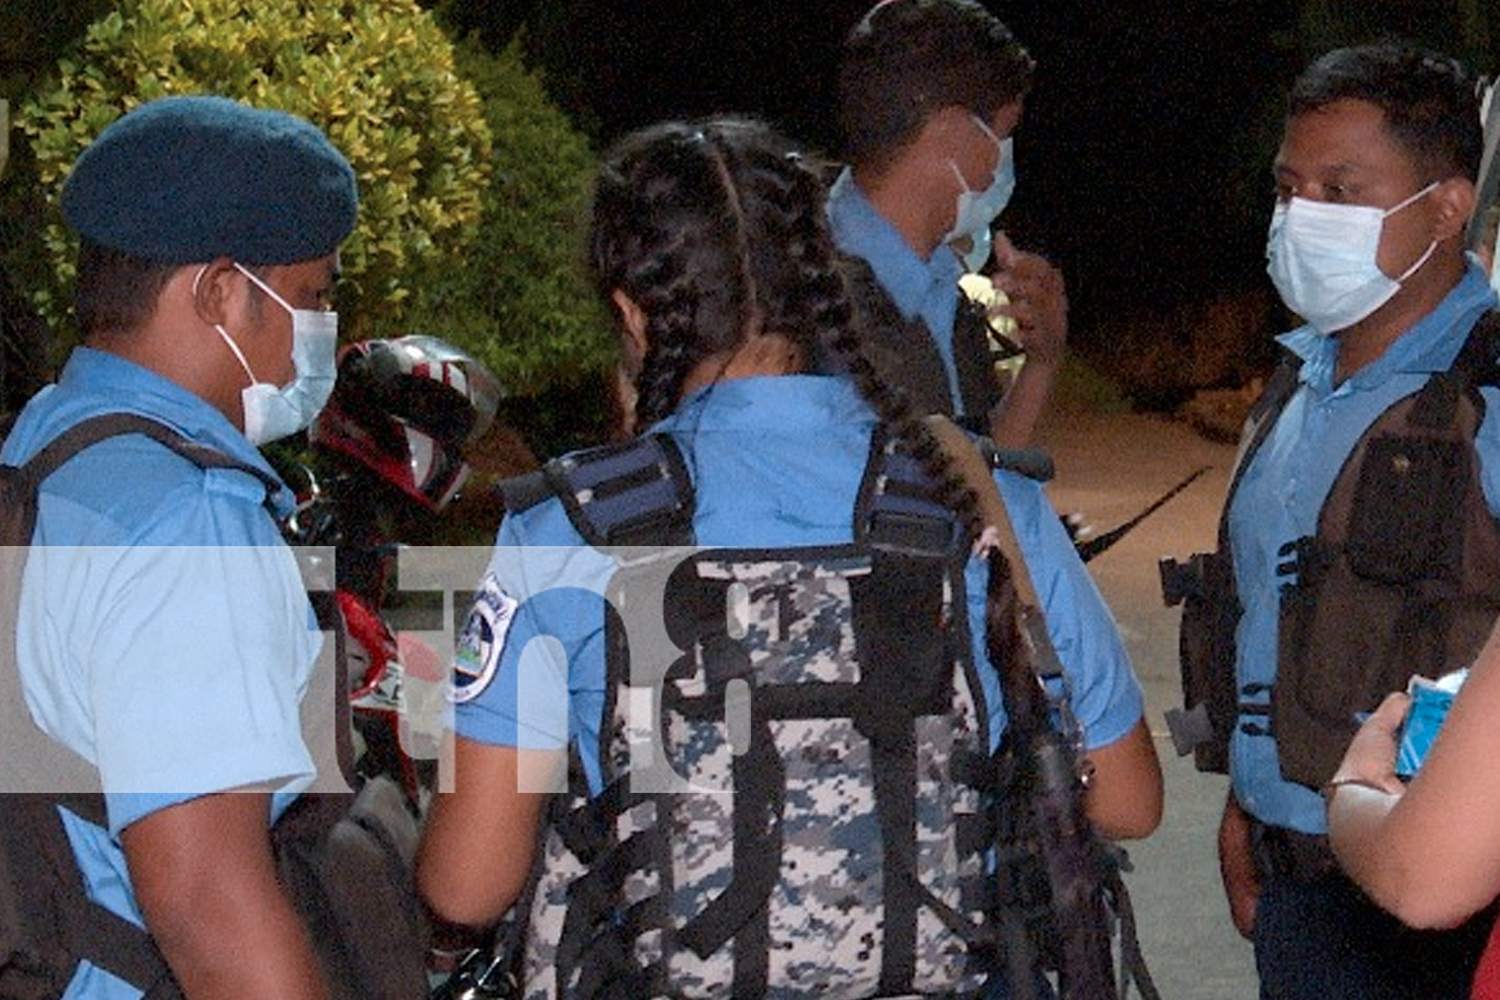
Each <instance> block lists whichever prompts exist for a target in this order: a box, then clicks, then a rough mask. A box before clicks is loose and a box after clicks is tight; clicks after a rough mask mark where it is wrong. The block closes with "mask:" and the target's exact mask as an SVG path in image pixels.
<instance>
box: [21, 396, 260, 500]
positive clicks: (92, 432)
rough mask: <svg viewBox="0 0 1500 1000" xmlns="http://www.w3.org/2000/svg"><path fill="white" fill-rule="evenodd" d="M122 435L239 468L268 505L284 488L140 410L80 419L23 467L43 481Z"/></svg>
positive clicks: (208, 465) (208, 464)
mask: <svg viewBox="0 0 1500 1000" xmlns="http://www.w3.org/2000/svg"><path fill="white" fill-rule="evenodd" d="M122 434H143V435H145V436H146V437H148V438H150V439H151V440H153V441H155V442H156V443H157V444H160V445H161V446H162V447H164V448H167V449H170V450H171V451H174V452H176V453H177V454H179V455H181V456H182V457H183V458H185V459H187V460H188V461H189V462H192V463H193V464H194V465H196V466H198V467H199V468H200V469H235V470H238V471H240V472H244V473H248V474H249V475H252V476H254V477H255V478H256V479H258V480H260V482H261V485H262V486H264V487H265V489H266V500H265V502H266V505H267V506H270V503H271V497H272V496H274V495H275V494H276V493H277V492H278V491H279V490H280V489H281V483H280V482H278V481H277V480H276V478H275V477H274V476H272V475H270V474H269V473H267V472H265V471H263V470H261V469H257V468H256V467H255V466H253V465H248V464H246V463H244V462H241V461H239V460H237V459H233V458H230V457H229V456H228V455H226V454H224V453H223V452H222V451H219V450H218V449H217V448H211V447H209V446H208V445H204V444H198V443H197V442H194V441H190V440H188V439H187V438H185V437H183V436H182V434H181V433H179V432H178V431H176V430H174V429H173V428H171V427H169V426H167V425H166V424H164V423H162V422H161V421H159V420H153V419H152V418H150V417H143V416H141V415H139V414H136V413H104V414H100V415H99V416H97V417H90V418H88V419H87V420H83V421H80V422H79V423H77V424H75V425H73V426H72V427H70V428H68V429H67V430H65V431H63V432H62V433H61V434H59V435H58V436H57V437H55V438H53V439H52V440H51V441H49V442H47V444H46V445H44V446H43V447H42V448H41V450H40V451H38V452H37V453H36V454H35V455H33V456H32V457H31V458H30V459H28V460H27V461H26V463H25V464H24V465H23V466H21V471H22V474H23V475H25V476H27V477H28V478H29V479H30V480H31V481H32V482H33V483H36V484H40V483H41V482H42V480H44V479H46V478H47V477H48V476H50V475H52V473H54V472H56V471H57V470H58V469H59V468H61V467H62V466H63V464H64V463H66V462H67V461H68V460H69V459H70V458H72V457H73V456H74V455H76V454H78V453H79V452H80V451H83V450H84V449H85V448H88V447H91V446H92V445H95V444H98V443H99V442H100V441H103V440H105V439H106V438H112V437H119V436H120V435H122Z"/></svg>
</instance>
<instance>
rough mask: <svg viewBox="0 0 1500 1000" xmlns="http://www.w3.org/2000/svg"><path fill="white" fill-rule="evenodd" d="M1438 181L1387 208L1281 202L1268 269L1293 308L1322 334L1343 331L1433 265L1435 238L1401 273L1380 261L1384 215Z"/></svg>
mask: <svg viewBox="0 0 1500 1000" xmlns="http://www.w3.org/2000/svg"><path fill="white" fill-rule="evenodd" d="M1437 186H1438V185H1437V183H1436V182H1433V183H1432V184H1429V185H1427V186H1426V187H1424V188H1423V189H1422V190H1420V191H1418V192H1417V193H1416V194H1414V195H1412V196H1411V197H1410V198H1407V199H1406V200H1405V201H1403V202H1401V204H1399V205H1396V206H1395V207H1393V208H1390V209H1386V210H1382V209H1379V208H1375V207H1373V206H1369V205H1335V204H1330V203H1328V202H1321V201H1309V200H1307V199H1305V198H1288V199H1287V200H1286V201H1284V202H1279V203H1278V204H1277V205H1276V209H1275V211H1273V212H1272V213H1271V229H1270V233H1269V234H1268V235H1267V237H1266V258H1267V264H1266V270H1267V272H1268V273H1269V274H1270V275H1271V281H1272V283H1273V284H1275V286H1276V291H1277V292H1279V293H1280V294H1281V300H1282V301H1283V302H1285V303H1286V304H1287V308H1289V309H1291V310H1292V311H1293V312H1295V313H1296V314H1297V315H1299V316H1301V317H1302V318H1303V319H1304V320H1306V321H1307V322H1308V323H1310V324H1312V326H1313V328H1314V329H1316V330H1317V331H1318V332H1319V333H1337V332H1338V331H1339V330H1343V329H1345V328H1347V327H1350V326H1353V325H1354V324H1355V323H1358V322H1359V321H1360V320H1362V319H1364V318H1365V317H1366V316H1369V315H1370V314H1371V313H1373V312H1374V311H1375V310H1377V309H1379V308H1380V307H1381V306H1383V305H1385V304H1386V303H1387V302H1389V301H1390V299H1391V296H1393V295H1395V294H1396V293H1397V292H1398V291H1400V290H1401V284H1402V282H1404V281H1406V279H1407V278H1410V277H1411V276H1412V275H1413V274H1415V273H1417V270H1418V269H1419V268H1421V266H1422V265H1423V264H1425V263H1427V260H1428V258H1430V257H1431V256H1432V253H1433V251H1434V250H1436V249H1437V241H1436V240H1434V241H1433V242H1432V243H1431V244H1429V245H1428V247H1427V251H1426V252H1425V253H1423V254H1422V256H1421V257H1419V258H1417V261H1416V263H1414V264H1412V266H1411V267H1409V268H1407V269H1406V271H1405V272H1404V273H1403V274H1402V275H1401V276H1400V277H1399V278H1391V277H1389V276H1387V275H1386V274H1385V272H1384V271H1382V270H1380V266H1379V265H1378V264H1377V263H1376V257H1377V254H1378V252H1379V250H1380V235H1381V233H1382V231H1383V230H1384V227H1385V220H1386V219H1387V218H1388V217H1390V216H1392V215H1394V214H1396V213H1397V212H1399V211H1401V210H1402V209H1403V208H1405V207H1406V206H1408V205H1410V204H1412V203H1413V202H1416V201H1417V200H1419V199H1421V198H1423V197H1425V196H1426V195H1427V194H1429V193H1431V192H1432V191H1434V190H1436V189H1437Z"/></svg>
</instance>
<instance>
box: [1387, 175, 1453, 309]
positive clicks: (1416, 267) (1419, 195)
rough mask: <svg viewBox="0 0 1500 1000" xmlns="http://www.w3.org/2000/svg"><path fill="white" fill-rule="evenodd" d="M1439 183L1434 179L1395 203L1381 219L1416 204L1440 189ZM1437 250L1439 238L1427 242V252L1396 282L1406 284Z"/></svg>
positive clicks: (1402, 273)
mask: <svg viewBox="0 0 1500 1000" xmlns="http://www.w3.org/2000/svg"><path fill="white" fill-rule="evenodd" d="M1439 183H1440V182H1439V181H1433V182H1432V183H1431V184H1429V185H1427V186H1426V187H1424V188H1423V189H1422V190H1420V191H1418V192H1417V193H1416V194H1414V195H1412V196H1411V197H1410V198H1407V199H1406V200H1405V201H1403V202H1402V203H1401V204H1399V205H1394V206H1392V207H1391V208H1389V209H1387V210H1386V213H1385V215H1383V216H1381V219H1382V220H1384V219H1389V218H1390V217H1391V216H1393V215H1395V214H1396V213H1397V212H1399V211H1401V210H1402V209H1403V208H1405V207H1406V206H1407V205H1411V204H1414V203H1415V202H1417V201H1419V200H1421V199H1422V198H1424V197H1426V196H1427V195H1429V194H1431V193H1432V192H1434V191H1436V190H1437V189H1438V186H1439ZM1436 251H1437V240H1433V241H1432V242H1431V243H1429V244H1427V250H1426V252H1424V253H1423V254H1422V256H1420V257H1418V258H1417V260H1416V263H1414V264H1412V266H1411V267H1408V268H1407V269H1406V270H1405V271H1403V272H1401V277H1399V278H1397V279H1396V284H1398V285H1404V284H1405V283H1406V279H1407V278H1410V277H1411V276H1412V275H1414V274H1416V273H1417V272H1418V271H1420V270H1421V269H1422V265H1423V264H1425V263H1427V261H1428V260H1430V259H1431V258H1432V255H1433V253H1435V252H1436Z"/></svg>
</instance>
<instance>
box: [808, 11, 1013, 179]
mask: <svg viewBox="0 0 1500 1000" xmlns="http://www.w3.org/2000/svg"><path fill="white" fill-rule="evenodd" d="M1035 66H1036V64H1035V62H1034V60H1033V59H1032V58H1031V55H1030V54H1029V53H1028V52H1027V51H1026V49H1025V47H1024V46H1022V45H1021V43H1020V42H1019V41H1018V40H1017V39H1016V37H1015V35H1013V34H1012V33H1011V31H1010V29H1009V28H1007V27H1006V26H1005V25H1004V24H1002V23H1001V22H1000V20H999V19H998V18H996V17H995V16H994V15H993V14H991V13H990V12H989V11H987V10H986V9H985V8H984V7H982V6H980V5H979V4H978V3H976V2H974V0H886V2H885V3H880V4H877V5H876V6H875V7H874V8H872V9H871V10H870V11H869V13H867V14H866V15H865V16H864V18H863V19H862V20H861V21H860V22H859V23H858V24H857V25H855V26H854V29H853V30H852V31H850V32H849V35H848V37H847V38H846V39H845V41H844V49H843V58H842V59H841V61H840V64H839V73H838V128H839V134H840V136H841V138H842V154H843V158H844V159H845V160H847V161H848V162H851V163H855V164H869V165H875V166H879V165H880V163H881V162H882V161H884V160H887V159H888V158H890V157H891V156H892V155H894V154H895V153H896V152H897V151H899V150H900V149H901V148H902V147H904V146H905V145H907V144H908V143H909V142H911V141H912V140H913V139H914V138H916V136H917V133H918V132H920V131H921V129H922V126H923V125H924V124H925V123H926V122H927V119H928V118H930V117H931V116H932V115H933V114H934V113H935V112H937V111H940V110H941V109H943V108H945V107H954V106H956V107H961V108H965V109H967V110H969V111H972V112H973V113H974V114H977V115H978V116H979V117H980V118H983V119H984V120H985V122H986V123H988V122H989V121H990V120H991V119H992V118H993V117H994V115H995V112H996V111H998V110H999V109H1000V108H1002V107H1004V106H1005V105H1007V104H1011V103H1013V102H1015V101H1017V100H1019V99H1021V98H1022V97H1024V96H1025V95H1026V92H1027V91H1028V90H1029V89H1030V88H1031V80H1032V75H1033V73H1034V71H1035Z"/></svg>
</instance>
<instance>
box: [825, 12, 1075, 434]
mask: <svg viewBox="0 0 1500 1000" xmlns="http://www.w3.org/2000/svg"><path fill="white" fill-rule="evenodd" d="M1033 67H1034V63H1033V60H1032V58H1031V56H1030V55H1029V54H1028V53H1027V51H1026V49H1025V48H1024V47H1023V46H1022V45H1021V43H1020V42H1019V41H1018V40H1017V39H1016V37H1015V36H1014V35H1013V34H1012V33H1011V32H1010V30H1009V29H1008V28H1007V27H1006V26H1005V25H1004V24H1002V23H1001V22H1000V21H999V20H998V19H996V18H995V16H994V15H993V14H991V13H989V11H987V10H985V8H984V7H983V6H981V5H980V4H979V3H977V2H975V0H886V2H882V3H879V4H877V5H875V6H874V7H873V8H871V9H870V11H869V12H868V13H867V14H866V15H865V16H864V18H863V19H862V20H861V21H860V22H859V23H858V24H857V25H855V27H854V28H853V30H851V31H850V32H849V35H848V37H847V39H846V40H845V43H844V50H843V56H842V59H841V62H840V66H839V74H838V109H837V117H838V124H839V131H840V134H841V137H842V138H841V141H842V148H841V155H842V158H843V160H844V161H845V163H846V164H847V167H846V168H845V169H844V171H843V172H842V173H841V174H840V175H839V177H838V179H837V180H836V181H835V183H834V185H833V189H832V191H831V192H830V197H829V205H828V212H829V218H830V219H831V221H832V223H833V234H834V239H835V241H836V242H837V244H838V247H839V249H840V250H841V251H843V252H844V253H846V254H848V255H849V256H850V257H852V258H854V259H855V260H856V261H858V262H860V263H862V264H863V265H864V267H863V268H859V267H856V269H855V276H856V282H855V287H856V291H857V292H858V293H859V299H860V301H861V302H862V303H863V304H864V306H865V308H866V309H867V310H868V311H870V312H871V313H873V314H874V315H875V316H876V317H877V318H878V320H879V322H877V323H875V324H873V325H872V328H871V330H870V336H871V338H872V339H871V357H872V359H873V360H874V361H875V362H876V364H877V365H879V366H880V368H881V370H882V372H883V373H884V374H885V376H886V378H887V379H888V380H889V381H890V382H891V383H892V384H894V385H898V386H900V387H901V388H903V389H904V390H905V391H906V392H908V393H909V394H910V395H911V396H912V397H913V399H914V400H915V402H916V404H917V405H918V407H920V408H921V409H923V410H924V411H925V412H928V413H944V414H949V415H953V416H956V417H959V418H961V420H962V421H963V422H964V423H965V424H966V425H967V426H969V427H970V428H971V429H973V430H976V431H979V432H983V433H987V434H989V435H990V436H991V437H993V438H994V440H995V441H996V443H998V444H999V445H1001V446H1002V447H1007V448H1023V447H1026V446H1028V445H1029V444H1030V443H1031V439H1032V434H1033V430H1034V428H1035V424H1036V421H1037V419H1038V418H1039V417H1040V416H1041V414H1042V411H1043V410H1044V409H1045V407H1046V403H1047V399H1048V397H1049V396H1050V394H1051V387H1052V383H1053V380H1054V379H1055V378H1056V374H1057V369H1058V367H1059V366H1060V365H1061V363H1062V357H1063V351H1064V345H1065V343H1066V340H1067V329H1068V320H1067V308H1068V303H1067V293H1066V290H1065V287H1064V282H1063V278H1062V274H1061V272H1059V271H1058V270H1057V269H1056V268H1055V267H1053V266H1052V265H1051V264H1049V263H1048V262H1047V261H1046V260H1044V259H1042V258H1041V257H1039V256H1037V255H1036V254H1032V253H1022V252H1019V251H1017V250H1016V249H1015V248H1013V247H1012V246H1011V245H1010V243H1009V242H1008V241H1007V240H1006V239H1005V238H1004V237H1003V236H1002V237H1000V238H999V239H998V240H995V242H994V257H993V261H991V259H990V253H989V249H990V246H991V232H990V227H991V226H992V225H993V223H994V222H995V219H996V217H997V216H998V215H999V214H1000V212H1001V210H1002V209H1004V207H1005V205H1006V202H1007V201H1008V200H1009V199H1010V195H1011V192H1012V190H1013V189H1014V187H1015V181H1016V173H1015V157H1014V153H1015V140H1014V138H1013V135H1012V134H1013V133H1014V132H1015V130H1016V127H1017V126H1018V125H1019V124H1020V121H1021V115H1022V111H1023V106H1024V103H1025V99H1026V95H1027V92H1028V91H1029V90H1030V88H1031V80H1032V73H1033ZM991 266H993V268H994V270H993V279H994V282H995V286H996V287H997V288H998V289H1000V290H1001V291H1003V292H1004V293H1005V294H1006V295H1007V296H1008V299H1009V302H1008V304H1005V305H1002V306H998V307H997V308H996V311H997V313H998V314H1001V315H1005V316H1009V317H1011V318H1012V319H1013V320H1014V322H1015V325H1016V339H1017V340H1018V341H1020V343H1021V345H1022V346H1024V348H1025V350H1026V363H1025V366H1024V367H1023V368H1022V369H1021V373H1020V375H1019V376H1018V377H1017V379H1016V381H1015V383H1014V384H1012V385H1011V386H1010V387H1009V391H1008V392H1006V393H1005V395H1004V398H1003V400H1002V398H1001V385H1000V383H999V381H998V380H997V377H996V373H995V370H994V366H993V363H992V354H991V351H990V347H989V345H988V342H987V337H986V331H985V324H984V322H983V321H982V320H980V319H976V317H975V316H973V315H972V314H971V311H970V310H969V309H967V308H965V307H964V305H963V303H964V300H963V299H962V297H961V296H960V293H959V291H958V280H959V278H960V276H962V275H963V273H964V272H965V270H970V271H981V270H984V269H987V268H990V267H991Z"/></svg>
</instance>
